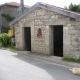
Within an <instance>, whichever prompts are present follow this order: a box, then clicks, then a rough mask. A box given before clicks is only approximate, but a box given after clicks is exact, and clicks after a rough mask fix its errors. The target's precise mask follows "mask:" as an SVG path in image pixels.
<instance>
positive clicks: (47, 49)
mask: <svg viewBox="0 0 80 80" xmlns="http://www.w3.org/2000/svg"><path fill="white" fill-rule="evenodd" d="M49 31H50V27H49V26H46V30H45V43H46V51H45V53H46V54H50V43H49Z"/></svg>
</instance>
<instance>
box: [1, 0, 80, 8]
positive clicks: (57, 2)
mask: <svg viewBox="0 0 80 80" xmlns="http://www.w3.org/2000/svg"><path fill="white" fill-rule="evenodd" d="M6 2H18V3H20V0H1V1H0V4H4V3H6ZM37 2H43V3H47V4H51V5H54V6H57V7H62V8H64V7H65V6H68V5H69V4H70V3H71V2H72V3H74V4H80V0H31V1H29V0H24V4H25V5H28V6H32V5H34V4H35V3H37Z"/></svg>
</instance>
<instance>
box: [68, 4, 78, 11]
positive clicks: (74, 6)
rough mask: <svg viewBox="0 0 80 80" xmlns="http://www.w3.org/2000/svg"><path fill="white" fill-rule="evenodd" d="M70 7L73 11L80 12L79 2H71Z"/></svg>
mask: <svg viewBox="0 0 80 80" xmlns="http://www.w3.org/2000/svg"><path fill="white" fill-rule="evenodd" d="M68 9H69V10H71V11H75V12H80V4H78V5H77V4H73V3H71V4H70V5H69V7H68Z"/></svg>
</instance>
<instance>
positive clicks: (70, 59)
mask: <svg viewBox="0 0 80 80" xmlns="http://www.w3.org/2000/svg"><path fill="white" fill-rule="evenodd" d="M63 60H64V61H67V62H76V63H80V59H74V58H63Z"/></svg>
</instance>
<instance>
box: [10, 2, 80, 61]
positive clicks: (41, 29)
mask: <svg viewBox="0 0 80 80" xmlns="http://www.w3.org/2000/svg"><path fill="white" fill-rule="evenodd" d="M10 26H11V28H12V29H14V32H15V34H14V35H15V46H16V48H19V49H22V50H27V51H31V52H36V53H43V54H49V55H53V56H61V57H72V58H75V59H78V58H80V14H79V13H76V12H72V11H69V10H65V9H63V8H59V7H55V6H52V5H48V4H43V3H40V2H38V3H36V4H35V5H33V6H32V7H31V8H30V9H29V10H28V11H27V12H25V13H24V14H22V15H21V16H20V17H18V18H16V19H15V20H13V21H12V22H11V23H10Z"/></svg>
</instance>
